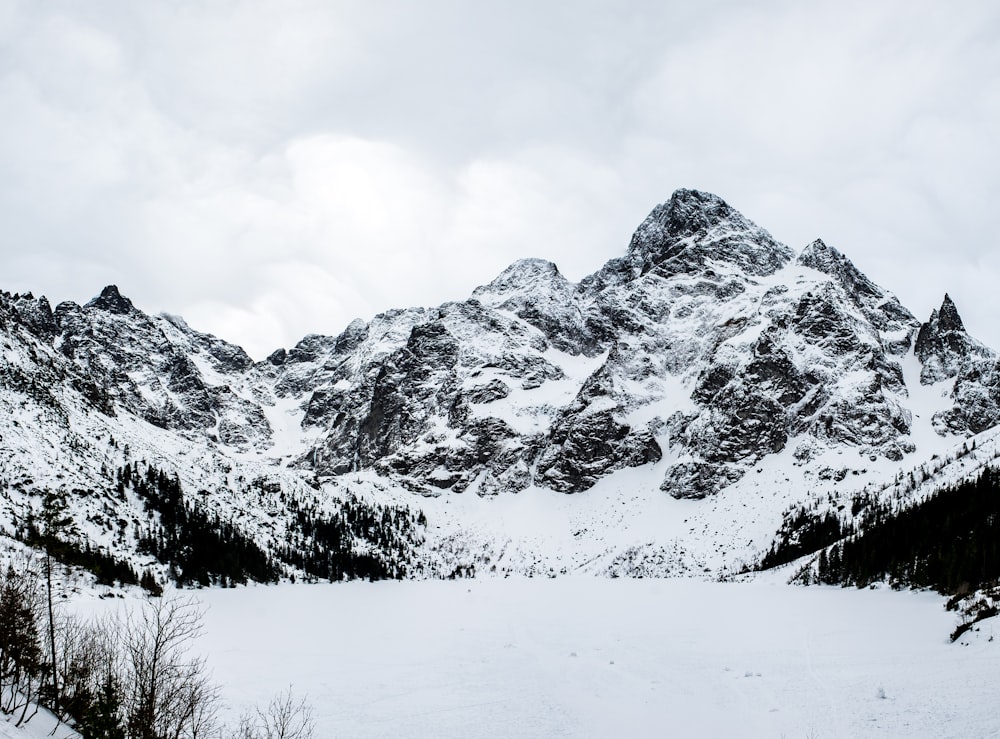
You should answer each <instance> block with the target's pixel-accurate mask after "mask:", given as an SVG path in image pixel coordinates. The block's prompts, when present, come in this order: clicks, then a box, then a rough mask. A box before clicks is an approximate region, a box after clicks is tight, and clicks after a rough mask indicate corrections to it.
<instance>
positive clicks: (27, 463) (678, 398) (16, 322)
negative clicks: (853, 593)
mask: <svg viewBox="0 0 1000 739" xmlns="http://www.w3.org/2000/svg"><path fill="white" fill-rule="evenodd" d="M0 342H2V344H0V347H2V352H3V354H2V361H0V408H2V409H3V410H2V414H0V532H2V533H4V534H6V535H7V536H8V537H13V536H15V535H17V534H18V531H19V530H20V529H21V528H23V525H24V522H25V521H26V520H27V518H28V517H29V514H30V513H31V512H32V511H35V512H37V511H38V507H39V505H40V501H41V491H43V490H45V489H50V490H52V489H54V490H61V491H64V492H65V493H66V494H67V495H68V496H69V497H70V498H71V500H72V506H71V509H72V511H73V514H74V517H75V519H76V524H77V535H78V536H79V537H80V538H81V540H83V541H85V542H87V543H89V544H90V545H91V546H94V547H97V548H100V549H102V550H103V551H108V552H112V553H117V554H118V555H120V556H124V557H128V558H130V559H131V561H133V562H136V563H137V566H139V567H145V568H152V569H153V570H154V571H157V572H160V573H163V572H164V571H165V569H164V568H165V564H164V563H163V562H162V560H161V561H158V560H157V558H156V556H154V555H153V554H151V553H150V552H149V551H146V552H145V553H143V552H142V551H141V550H142V547H139V546H138V545H137V542H139V541H140V540H141V539H142V538H143V532H145V531H148V529H149V527H150V525H151V522H155V521H157V520H158V517H162V515H163V513H162V511H158V510H153V509H151V508H150V505H149V502H148V501H146V502H144V500H143V499H142V496H141V495H139V494H138V493H137V492H136V489H135V488H132V487H129V486H128V485H126V486H124V489H123V486H122V485H121V484H120V483H121V482H122V481H121V477H122V470H123V469H124V468H125V467H129V466H131V468H132V469H133V470H134V471H136V472H140V473H141V472H143V471H146V472H147V473H148V468H149V467H153V468H154V469H155V470H156V471H159V472H164V473H166V474H167V475H173V476H176V478H177V480H178V481H179V482H180V483H181V484H182V486H183V489H184V496H185V500H187V501H188V503H189V505H192V506H196V507H199V508H200V509H204V510H206V511H211V512H212V515H213V516H214V517H215V518H214V519H213V520H216V521H217V522H228V523H230V524H232V525H233V526H235V527H237V528H238V529H239V530H241V531H243V532H245V533H246V534H247V535H248V536H249V537H251V538H253V539H254V540H255V541H257V542H258V544H259V545H260V546H261V548H262V549H263V550H264V551H265V552H269V553H271V554H275V553H277V552H282V551H284V552H285V554H286V555H288V551H289V548H292V549H295V550H296V551H297V552H298V553H299V555H302V553H303V552H308V551H310V550H311V547H314V546H318V545H319V544H318V543H317V540H316V539H315V533H310V532H314V527H312V525H311V524H310V525H309V526H307V525H305V524H303V523H302V519H301V516H300V515H299V512H300V511H301V510H304V509H307V510H310V511H313V510H316V511H319V512H321V514H322V515H326V516H329V517H337V516H340V519H338V520H347V518H349V517H347V516H346V514H345V510H346V509H345V506H348V507H350V506H355V508H351V510H355V511H356V510H357V506H362V507H366V508H365V510H369V511H370V512H373V513H372V515H373V516H375V517H376V518H377V519H379V520H380V521H384V520H386V518H385V517H386V516H387V515H388V516H389V520H390V521H396V522H397V523H395V524H389V527H390V528H391V529H392V530H393V531H394V532H395V533H394V536H395V538H393V542H394V544H393V545H392V547H391V557H390V559H391V562H390V564H391V566H390V567H389V571H391V572H393V573H395V574H405V575H421V574H430V575H447V574H453V573H455V572H459V573H465V572H470V571H473V570H478V571H483V570H484V569H485V570H487V571H491V570H494V571H508V570H514V571H528V572H550V571H552V572H556V571H564V570H582V571H590V572H597V573H615V574H618V573H621V574H635V573H655V574H671V573H679V572H685V571H691V570H696V571H704V570H706V569H707V570H708V571H710V572H713V573H714V572H717V571H719V570H721V569H723V568H733V567H736V566H738V565H739V564H740V563H741V562H745V561H749V560H750V559H752V558H753V557H756V556H758V555H759V554H760V553H761V552H763V551H765V550H766V548H767V546H768V545H769V544H770V542H771V539H772V538H773V537H774V535H775V533H776V532H777V531H778V529H779V527H780V526H781V524H782V514H783V512H785V511H786V510H787V509H788V508H789V507H790V506H794V505H796V504H800V503H803V502H805V501H807V500H812V499H815V498H825V499H827V500H828V501H829V505H831V506H833V507H836V506H838V505H840V506H843V504H844V502H845V501H849V500H850V499H851V496H853V495H855V494H857V493H858V492H859V491H871V490H886V491H888V490H889V489H890V483H891V482H892V481H895V480H898V479H899V476H900V474H901V473H906V472H909V471H911V470H914V469H917V468H920V467H921V465H924V464H925V463H927V462H928V461H929V460H931V458H932V457H935V455H937V456H938V457H939V458H940V457H944V456H946V455H948V454H949V452H950V451H952V450H955V449H958V448H960V447H962V445H963V444H966V442H967V439H969V438H970V437H972V436H973V435H978V436H977V437H976V439H977V441H978V445H977V446H976V448H977V450H978V451H977V454H978V455H979V457H978V458H981V462H982V463H985V462H986V461H988V459H992V457H991V456H990V455H991V454H992V453H993V449H994V447H995V443H994V436H995V430H996V425H997V423H998V421H1000V367H998V363H997V357H996V353H995V352H994V351H993V350H991V349H989V348H987V347H985V346H983V345H982V344H981V343H980V342H978V341H976V340H975V339H973V338H972V337H971V336H969V335H968V333H967V332H966V331H965V329H964V326H963V324H962V321H961V318H960V317H959V314H958V311H957V309H956V307H955V305H954V303H953V302H952V300H951V299H950V298H949V297H948V296H947V295H946V296H945V297H944V301H943V303H942V306H941V308H940V309H939V310H937V311H935V312H934V313H933V314H932V315H931V316H930V318H929V320H928V321H927V322H926V323H921V322H920V321H919V320H918V319H916V318H915V317H914V316H913V315H912V314H911V313H910V312H909V311H908V310H907V309H906V308H905V307H903V306H902V305H901V304H900V303H899V301H898V300H897V299H896V298H895V297H894V296H893V295H892V294H891V293H889V292H887V291H886V290H884V289H883V288H881V287H879V286H877V285H875V284H874V283H873V282H872V281H871V280H869V279H868V278H867V277H865V276H864V275H863V274H861V272H860V271H858V269H857V268H856V267H855V266H854V265H853V264H852V263H851V262H850V261H849V260H848V259H847V257H845V256H844V255H843V254H841V253H840V252H838V251H837V250H836V249H834V248H833V247H831V246H829V245H827V244H825V243H824V242H822V241H819V240H817V241H814V242H813V243H811V244H809V245H807V246H806V247H805V248H804V249H803V250H802V251H801V252H799V253H798V254H796V253H795V252H794V251H793V250H792V249H791V248H789V247H788V246H785V245H783V244H780V243H778V242H777V241H775V239H773V238H772V237H771V236H770V235H769V234H768V233H767V232H766V231H765V230H763V229H762V228H760V227H759V226H757V225H755V224H754V223H752V222H751V221H750V220H748V219H747V218H746V217H744V216H743V215H741V214H740V213H739V212H737V211H736V210H734V209H733V208H732V207H730V206H729V205H728V204H726V203H725V202H724V201H723V200H721V199H720V198H719V197H717V196H715V195H711V194H708V193H703V192H697V191H692V190H678V191H677V192H675V193H674V194H673V196H672V197H671V198H670V200H669V201H667V202H666V203H664V204H662V205H659V206H657V207H656V208H655V209H654V210H653V211H652V213H650V215H649V216H648V217H647V218H646V220H645V221H644V222H643V223H642V224H641V225H640V226H639V228H638V230H637V231H636V232H635V234H634V235H633V237H632V240H631V242H630V244H629V246H628V249H627V251H626V253H625V254H624V255H623V256H620V257H617V258H614V259H612V260H610V261H609V262H607V263H606V264H605V265H604V266H603V267H601V268H600V269H598V270H597V271H596V272H594V273H593V274H592V275H590V276H588V277H586V278H585V279H583V280H582V281H580V282H579V283H578V284H574V283H571V282H569V281H568V280H567V279H566V278H565V277H563V276H562V275H561V274H560V273H559V270H558V268H557V267H556V266H555V265H554V264H552V263H550V262H545V261H542V260H537V259H527V260H522V261H519V262H516V263H514V264H513V265H511V266H510V267H508V268H507V269H506V270H504V272H503V273H502V274H500V275H499V276H498V277H497V278H496V279H495V280H493V281H492V282H490V283H489V284H487V285H484V286H481V287H479V288H477V289H475V290H474V291H473V293H472V295H471V297H470V298H469V299H468V300H466V301H463V302H455V303H445V304H443V305H441V306H438V307H436V308H410V309H404V310H392V311H388V312H386V313H382V314H380V315H378V316H376V317H375V318H373V319H372V320H371V321H370V322H364V321H360V320H357V321H354V322H352V323H351V324H350V325H349V326H347V328H346V329H344V330H343V331H342V332H341V333H340V334H339V335H336V336H317V335H311V336H307V337H305V338H304V339H302V341H300V342H299V343H298V344H297V345H295V346H294V347H292V348H291V349H287V350H286V349H279V350H277V351H275V352H274V353H273V354H271V356H269V357H268V358H267V359H266V360H264V361H262V362H258V363H254V362H253V361H252V360H251V359H250V358H249V357H248V356H247V354H246V353H245V352H244V351H243V350H242V349H241V348H239V347H237V346H234V345H232V344H228V343H226V342H225V341H223V340H220V339H217V338H215V337H213V336H208V335H206V334H202V333H199V332H197V331H194V330H193V329H191V328H190V327H188V326H187V324H186V323H185V322H184V321H183V320H181V319H180V318H177V317H173V316H167V315H161V316H148V315H146V314H144V313H143V312H142V311H140V310H138V309H136V308H135V306H134V305H133V304H132V303H131V302H130V301H129V300H128V299H127V298H125V297H123V296H122V295H121V294H120V293H119V291H118V289H117V288H116V287H114V286H109V287H106V288H105V289H104V290H103V291H102V292H101V294H100V295H99V296H98V297H97V298H95V299H94V300H92V301H90V302H89V303H87V304H86V305H84V306H79V305H76V304H74V303H62V304H59V305H58V306H56V308H55V309H54V310H53V309H52V308H51V306H50V304H49V302H48V301H47V300H46V299H45V298H35V297H33V296H32V295H30V294H29V295H10V294H6V293H3V294H0ZM967 449H968V447H966V450H967ZM925 469H926V467H925ZM970 469H972V467H970ZM969 474H971V472H970V473H969ZM566 494H573V495H569V496H567V495H566ZM887 494H888V493H887ZM153 508H155V506H154V507H153ZM400 516H403V518H404V519H405V520H406V521H408V522H410V523H407V524H406V525H402V524H398V521H399V520H402V519H400V518H399V517H400ZM424 518H425V519H426V524H424V523H417V521H418V520H420V521H422V520H423V519H424ZM393 527H394V528H393ZM350 534H351V538H350V541H349V542H348V543H347V545H346V546H348V547H349V548H352V551H354V552H355V553H356V554H365V553H368V554H374V553H377V552H379V551H382V550H384V549H385V546H386V544H385V538H384V537H382V536H380V535H379V534H377V533H373V531H372V530H366V529H365V527H363V526H360V525H358V526H356V527H355V528H354V529H352V530H351V532H350ZM310 537H312V538H310ZM147 549H148V548H147ZM300 559H301V556H299V558H296V557H293V556H290V555H288V556H285V557H284V558H283V559H281V562H282V563H283V564H282V567H283V571H284V572H285V573H286V574H293V573H295V572H300V571H301V569H302V567H301V561H300ZM157 568H159V569H157Z"/></svg>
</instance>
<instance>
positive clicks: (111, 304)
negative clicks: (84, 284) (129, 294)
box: [84, 285, 135, 314]
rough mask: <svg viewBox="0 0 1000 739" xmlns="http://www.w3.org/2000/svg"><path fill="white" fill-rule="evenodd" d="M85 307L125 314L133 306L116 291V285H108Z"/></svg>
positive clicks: (132, 308)
mask: <svg viewBox="0 0 1000 739" xmlns="http://www.w3.org/2000/svg"><path fill="white" fill-rule="evenodd" d="M84 307H85V308H99V309H100V310H105V311H107V312H109V313H118V314H126V313H129V312H130V311H132V310H134V308H135V306H133V305H132V301H131V300H129V299H128V298H126V297H124V296H123V295H122V294H121V293H120V292H118V286H117V285H108V286H107V287H105V288H104V289H103V290H101V294H100V295H98V296H97V297H96V298H94V299H93V300H91V301H90V302H89V303H87V305H85V306H84Z"/></svg>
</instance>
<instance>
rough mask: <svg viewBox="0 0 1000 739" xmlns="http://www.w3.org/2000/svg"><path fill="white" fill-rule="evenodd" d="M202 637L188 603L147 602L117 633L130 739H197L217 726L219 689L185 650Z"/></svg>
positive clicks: (193, 608)
mask: <svg viewBox="0 0 1000 739" xmlns="http://www.w3.org/2000/svg"><path fill="white" fill-rule="evenodd" d="M200 633H201V611H200V610H199V609H198V607H197V604H196V603H195V602H194V601H191V600H181V599H179V598H163V599H148V600H147V601H146V602H145V604H144V606H143V609H142V611H141V617H138V618H137V617H136V616H134V615H130V616H129V617H128V619H127V622H126V623H125V625H124V628H123V630H122V647H123V650H122V652H123V662H124V664H123V671H124V674H123V678H124V683H125V696H124V697H125V719H126V729H127V733H128V736H129V737H135V739H198V737H204V736H206V735H208V734H209V733H211V732H212V731H214V730H215V729H216V728H217V726H218V720H217V706H218V689H217V688H216V687H215V686H214V685H213V684H212V683H211V681H210V680H209V678H208V674H207V671H206V668H205V662H204V660H202V659H200V658H189V657H188V656H187V650H188V648H189V647H190V645H191V642H192V641H193V640H194V639H195V638H196V637H197V636H198V635H199V634H200Z"/></svg>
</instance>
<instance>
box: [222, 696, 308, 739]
mask: <svg viewBox="0 0 1000 739" xmlns="http://www.w3.org/2000/svg"><path fill="white" fill-rule="evenodd" d="M313 729H314V723H313V717H312V707H311V706H310V705H309V704H308V703H307V702H306V699H305V698H301V699H299V700H296V699H295V697H294V696H293V694H292V687H291V686H290V685H289V686H288V690H286V691H285V692H283V693H279V694H278V695H276V696H275V697H274V698H272V699H271V702H270V703H268V704H267V708H266V709H264V710H261V709H260V708H258V709H256V710H255V711H254V712H253V713H252V714H243V717H242V718H241V719H240V723H239V726H238V727H237V729H236V734H235V736H234V738H233V739H312V736H313Z"/></svg>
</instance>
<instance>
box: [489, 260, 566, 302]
mask: <svg viewBox="0 0 1000 739" xmlns="http://www.w3.org/2000/svg"><path fill="white" fill-rule="evenodd" d="M553 287H556V288H559V289H562V290H563V291H565V290H567V289H571V287H572V284H571V283H570V282H569V281H568V280H567V279H566V278H565V277H563V275H562V273H561V272H559V268H558V267H557V266H556V265H555V263H553V262H549V261H547V260H545V259H518V260H517V261H516V262H514V263H513V264H511V265H510V266H509V267H507V268H506V269H505V270H504V271H503V272H501V273H500V274H499V275H497V276H496V278H495V279H493V280H492V281H491V282H490V283H488V284H486V285H482V286H480V287H477V288H476V289H475V290H474V291H473V293H472V297H474V298H476V299H477V300H479V301H480V302H482V303H484V304H486V305H501V304H503V303H505V302H506V301H508V300H510V299H511V298H514V297H517V296H523V295H525V294H528V293H531V292H533V291H537V290H539V289H541V290H542V291H543V292H546V293H547V292H548V291H549V290H550V289H551V288H553Z"/></svg>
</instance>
